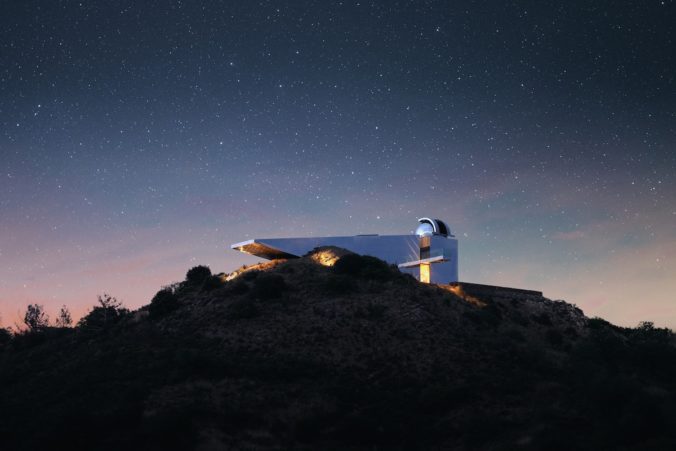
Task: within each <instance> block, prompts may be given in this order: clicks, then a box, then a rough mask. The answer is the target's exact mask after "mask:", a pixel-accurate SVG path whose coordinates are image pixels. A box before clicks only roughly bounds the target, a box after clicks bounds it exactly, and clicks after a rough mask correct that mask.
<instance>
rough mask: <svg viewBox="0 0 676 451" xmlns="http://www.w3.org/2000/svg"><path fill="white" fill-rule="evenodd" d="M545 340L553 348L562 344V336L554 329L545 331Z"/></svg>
mask: <svg viewBox="0 0 676 451" xmlns="http://www.w3.org/2000/svg"><path fill="white" fill-rule="evenodd" d="M545 338H546V339H547V341H548V342H549V343H550V344H551V345H553V346H555V347H558V346H561V345H562V344H563V335H562V334H561V332H559V331H558V330H556V329H549V330H547V332H546V333H545Z"/></svg>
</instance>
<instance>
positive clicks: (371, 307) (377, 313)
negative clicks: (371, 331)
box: [355, 303, 387, 321]
mask: <svg viewBox="0 0 676 451" xmlns="http://www.w3.org/2000/svg"><path fill="white" fill-rule="evenodd" d="M386 311H387V306H386V305H384V304H375V303H369V304H368V305H366V308H360V309H358V310H357V311H356V313H355V316H356V317H357V318H365V319H368V320H371V321H375V320H379V319H381V318H382V317H384V316H385V312H386Z"/></svg>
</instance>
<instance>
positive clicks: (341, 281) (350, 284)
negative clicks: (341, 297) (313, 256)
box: [323, 274, 357, 294]
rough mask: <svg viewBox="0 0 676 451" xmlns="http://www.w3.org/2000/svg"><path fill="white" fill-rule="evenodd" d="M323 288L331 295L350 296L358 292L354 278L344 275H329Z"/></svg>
mask: <svg viewBox="0 0 676 451" xmlns="http://www.w3.org/2000/svg"><path fill="white" fill-rule="evenodd" d="M323 288H324V290H326V291H327V292H328V293H331V294H348V293H352V292H354V291H356V290H357V286H356V285H355V283H354V281H353V280H352V278H350V277H348V276H346V275H344V274H329V276H328V277H327V278H326V281H325V282H324V284H323Z"/></svg>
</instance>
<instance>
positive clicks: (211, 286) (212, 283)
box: [202, 275, 223, 291]
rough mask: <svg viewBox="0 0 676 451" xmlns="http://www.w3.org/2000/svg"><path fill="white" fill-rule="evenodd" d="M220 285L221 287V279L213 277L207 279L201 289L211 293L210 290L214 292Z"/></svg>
mask: <svg viewBox="0 0 676 451" xmlns="http://www.w3.org/2000/svg"><path fill="white" fill-rule="evenodd" d="M222 285H223V281H222V280H221V277H220V276H216V275H213V276H210V277H207V279H206V280H205V281H204V283H203V284H202V289H203V290H207V291H211V290H215V289H216V288H220V287H221V286H222Z"/></svg>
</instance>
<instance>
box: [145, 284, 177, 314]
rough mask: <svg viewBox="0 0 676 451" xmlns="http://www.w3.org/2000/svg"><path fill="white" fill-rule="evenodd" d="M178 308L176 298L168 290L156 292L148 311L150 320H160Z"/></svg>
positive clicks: (171, 291)
mask: <svg viewBox="0 0 676 451" xmlns="http://www.w3.org/2000/svg"><path fill="white" fill-rule="evenodd" d="M177 308H178V296H176V294H175V293H174V292H173V290H171V289H170V288H164V289H162V290H160V291H158V292H157V294H156V295H155V296H154V297H153V299H152V301H150V307H149V309H148V311H149V313H150V317H151V318H160V317H162V316H164V315H166V314H167V313H170V312H172V311H174V310H176V309H177Z"/></svg>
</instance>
